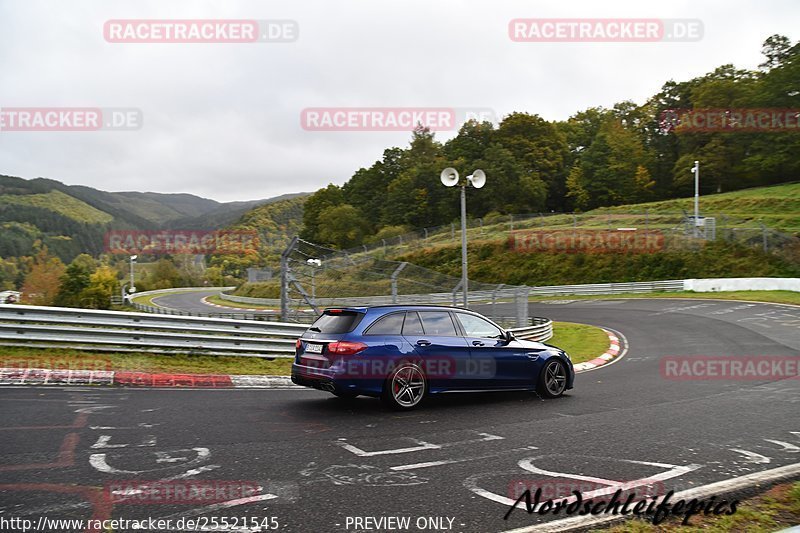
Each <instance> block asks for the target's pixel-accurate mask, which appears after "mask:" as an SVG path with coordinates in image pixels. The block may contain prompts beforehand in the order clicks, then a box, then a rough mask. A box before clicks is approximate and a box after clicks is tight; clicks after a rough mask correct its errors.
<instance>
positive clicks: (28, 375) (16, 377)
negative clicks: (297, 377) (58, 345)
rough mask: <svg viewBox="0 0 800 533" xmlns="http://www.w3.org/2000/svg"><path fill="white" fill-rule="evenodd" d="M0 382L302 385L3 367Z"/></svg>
mask: <svg viewBox="0 0 800 533" xmlns="http://www.w3.org/2000/svg"><path fill="white" fill-rule="evenodd" d="M0 385H118V386H123V387H155V388H159V387H170V388H173V387H178V388H181V387H183V388H245V389H246V388H251V389H252V388H258V389H289V388H301V387H299V386H298V385H295V384H294V383H292V382H291V380H290V379H289V377H288V376H238V375H226V374H175V373H160V374H151V373H147V372H123V371H112V370H50V369H47V368H22V369H21V368H0Z"/></svg>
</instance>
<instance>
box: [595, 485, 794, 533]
mask: <svg viewBox="0 0 800 533" xmlns="http://www.w3.org/2000/svg"><path fill="white" fill-rule="evenodd" d="M681 519H682V517H681V518H674V519H670V520H667V521H665V522H662V523H660V524H659V525H657V526H654V525H653V524H651V523H649V522H645V521H642V520H629V521H627V522H625V523H624V524H620V525H617V526H613V527H611V528H608V529H602V530H600V529H598V530H594V531H595V532H597V533H601V532H602V533H664V532H675V533H690V532H694V531H703V532H705V533H724V532H730V531H746V532H748V533H770V532H772V531H778V530H780V529H784V528H788V527H791V526H794V525H797V524H800V482H793V483H782V484H780V485H776V486H774V487H772V488H771V489H769V490H768V491H767V492H764V493H762V494H759V495H757V496H753V497H752V498H748V499H746V500H744V501H743V502H742V503H741V504H740V505H739V506H738V508H737V510H736V513H735V514H733V515H731V516H723V515H720V516H714V515H710V516H704V515H695V516H693V517H692V518H691V519H690V521H689V525H687V526H682V525H681Z"/></svg>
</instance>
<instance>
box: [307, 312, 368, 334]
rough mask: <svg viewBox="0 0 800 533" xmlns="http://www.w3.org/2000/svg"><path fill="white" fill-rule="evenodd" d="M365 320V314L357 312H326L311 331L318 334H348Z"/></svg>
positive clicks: (312, 326) (313, 325)
mask: <svg viewBox="0 0 800 533" xmlns="http://www.w3.org/2000/svg"><path fill="white" fill-rule="evenodd" d="M362 318H364V314H363V313H356V312H355V311H339V312H334V313H331V312H330V311H325V312H324V313H323V314H322V316H320V317H319V318H318V319H317V321H316V322H314V323H313V324H312V325H311V327H310V328H309V331H314V332H318V333H331V334H334V333H348V332H350V331H353V329H354V328H355V327H356V326H357V325H358V323H359V322H361V319H362Z"/></svg>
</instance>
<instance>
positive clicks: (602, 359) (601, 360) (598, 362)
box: [575, 329, 622, 372]
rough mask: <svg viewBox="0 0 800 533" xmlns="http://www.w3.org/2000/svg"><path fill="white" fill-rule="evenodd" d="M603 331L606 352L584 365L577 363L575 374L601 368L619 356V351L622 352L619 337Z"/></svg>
mask: <svg viewBox="0 0 800 533" xmlns="http://www.w3.org/2000/svg"><path fill="white" fill-rule="evenodd" d="M603 331H605V332H606V335H608V342H609V346H608V350H606V352H605V353H604V354H603V355H601V356H599V357H596V358H594V359H592V360H591V361H586V362H585V363H577V364H576V365H575V372H586V371H587V370H592V369H593V368H597V367H598V366H603V365H605V364H608V362H609V361H611V360H613V359H614V358H615V357H617V356H619V354H620V351H621V350H622V348H621V346H620V342H619V337H617V336H616V335H614V334H613V333H611V332H610V331H608V330H607V329H604V330H603Z"/></svg>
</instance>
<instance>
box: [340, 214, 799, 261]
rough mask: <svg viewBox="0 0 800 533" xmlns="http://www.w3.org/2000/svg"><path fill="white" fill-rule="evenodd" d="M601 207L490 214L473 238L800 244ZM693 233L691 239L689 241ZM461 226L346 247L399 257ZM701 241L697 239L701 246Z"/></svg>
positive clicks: (787, 235)
mask: <svg viewBox="0 0 800 533" xmlns="http://www.w3.org/2000/svg"><path fill="white" fill-rule="evenodd" d="M613 209H614V208H609V209H608V211H605V212H604V210H596V211H593V212H591V213H531V214H523V215H520V214H511V215H496V216H486V217H483V218H472V219H469V220H468V221H467V233H468V237H469V239H470V241H480V240H496V239H500V238H504V237H507V236H509V235H513V234H514V233H515V232H520V231H526V230H527V231H537V232H544V233H547V232H552V233H553V234H556V233H560V234H565V233H569V231H575V232H579V231H580V230H587V231H602V230H606V231H634V230H635V231H638V232H641V233H644V234H648V233H652V234H660V235H662V236H663V237H664V239H665V245H666V246H667V248H668V249H669V248H670V247H677V248H681V249H684V248H686V247H687V246H689V247H692V246H693V242H692V239H693V238H700V239H702V240H709V241H714V240H717V239H724V240H725V241H728V242H736V243H739V244H743V245H747V246H753V247H758V248H760V249H762V250H763V251H765V252H781V251H783V249H784V248H786V247H789V248H790V249H791V250H792V252H791V254H790V255H792V256H794V255H796V254H795V252H794V251H793V250H794V248H796V247H797V246H798V243H800V238H798V236H799V235H800V227H798V228H789V231H778V230H775V229H772V228H769V227H767V226H766V225H764V224H762V223H760V222H759V221H758V220H757V219H755V218H743V217H741V216H733V215H727V214H724V213H706V214H705V215H704V216H703V217H701V218H699V219H698V220H697V221H695V220H694V217H693V216H691V215H690V214H689V213H688V212H687V211H681V212H660V211H655V210H652V211H651V210H645V211H641V212H624V213H620V212H614V211H613ZM687 237H688V238H689V239H687ZM460 240H461V230H460V226H459V224H457V223H455V222H454V223H452V224H447V225H443V226H435V227H428V228H423V229H421V230H418V231H413V232H409V233H403V234H401V235H395V236H391V237H386V238H380V239H378V238H373V239H372V241H371V242H368V243H365V244H363V245H361V246H357V247H354V248H350V249H348V250H344V251H343V252H346V253H347V254H350V255H356V254H365V253H370V254H373V255H376V256H377V257H387V256H393V255H399V254H402V253H404V252H408V251H413V250H415V249H421V248H423V247H425V246H432V245H437V244H438V245H441V244H448V243H458V242H460ZM696 244H697V243H694V245H696Z"/></svg>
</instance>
